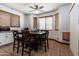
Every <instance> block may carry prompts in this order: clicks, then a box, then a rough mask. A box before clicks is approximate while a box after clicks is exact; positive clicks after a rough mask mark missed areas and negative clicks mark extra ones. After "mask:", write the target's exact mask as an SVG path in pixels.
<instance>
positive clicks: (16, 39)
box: [13, 30, 22, 53]
mask: <svg viewBox="0 0 79 59" xmlns="http://www.w3.org/2000/svg"><path fill="white" fill-rule="evenodd" d="M13 37H14V42H13V51H14V50H15V48H16V49H17V53H19V47H20V46H21V45H22V44H21V42H22V37H21V36H19V33H18V31H17V30H14V31H13ZM20 44H21V45H20Z"/></svg>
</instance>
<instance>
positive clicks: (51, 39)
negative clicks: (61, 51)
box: [49, 38, 69, 45]
mask: <svg viewBox="0 0 79 59" xmlns="http://www.w3.org/2000/svg"><path fill="white" fill-rule="evenodd" d="M49 40H54V41H56V42H59V43H61V44H67V45H69V43H65V42H60V41H58V40H56V39H51V38H49Z"/></svg>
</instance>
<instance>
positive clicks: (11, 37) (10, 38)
mask: <svg viewBox="0 0 79 59" xmlns="http://www.w3.org/2000/svg"><path fill="white" fill-rule="evenodd" d="M5 40H6V44H8V43H11V42H13V34H12V33H8V34H5Z"/></svg>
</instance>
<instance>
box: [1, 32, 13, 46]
mask: <svg viewBox="0 0 79 59" xmlns="http://www.w3.org/2000/svg"><path fill="white" fill-rule="evenodd" d="M12 42H13V34H12V32H0V46H1V45H6V44H8V43H12Z"/></svg>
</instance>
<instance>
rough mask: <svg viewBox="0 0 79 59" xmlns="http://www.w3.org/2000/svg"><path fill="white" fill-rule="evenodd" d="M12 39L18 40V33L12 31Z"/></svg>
mask: <svg viewBox="0 0 79 59" xmlns="http://www.w3.org/2000/svg"><path fill="white" fill-rule="evenodd" d="M13 37H14V40H17V39H19V34H18V31H17V30H14V31H13Z"/></svg>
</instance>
